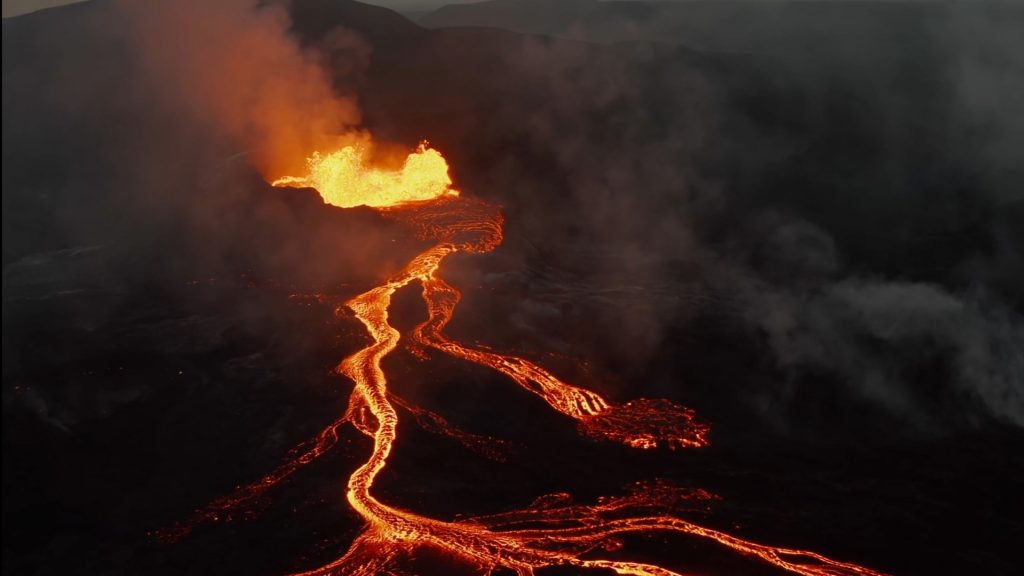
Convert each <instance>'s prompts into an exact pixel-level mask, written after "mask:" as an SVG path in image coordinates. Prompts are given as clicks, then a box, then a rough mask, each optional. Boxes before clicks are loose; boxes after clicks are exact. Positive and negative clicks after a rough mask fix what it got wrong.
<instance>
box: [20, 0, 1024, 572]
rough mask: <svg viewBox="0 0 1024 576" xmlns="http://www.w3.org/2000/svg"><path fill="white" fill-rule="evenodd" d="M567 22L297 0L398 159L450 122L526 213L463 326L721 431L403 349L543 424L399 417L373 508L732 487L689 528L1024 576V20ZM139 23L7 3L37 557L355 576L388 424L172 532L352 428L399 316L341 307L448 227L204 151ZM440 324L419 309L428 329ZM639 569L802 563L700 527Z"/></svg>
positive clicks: (409, 361) (445, 378)
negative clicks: (646, 419)
mask: <svg viewBox="0 0 1024 576" xmlns="http://www.w3.org/2000/svg"><path fill="white" fill-rule="evenodd" d="M541 4H543V3H540V2H535V1H522V2H516V1H512V0H496V1H494V2H487V3H482V4H479V5H472V6H451V7H445V8H443V9H441V10H439V11H437V12H434V13H432V14H429V15H427V16H425V17H424V18H423V19H422V22H421V23H420V24H417V23H414V22H411V21H410V20H408V19H405V18H403V17H402V16H400V15H398V14H396V13H395V12H392V11H390V10H387V9H383V8H378V7H374V6H370V5H366V4H361V3H359V2H352V1H348V0H294V1H293V2H292V3H291V4H290V14H291V18H292V25H291V30H290V31H291V34H292V35H293V36H294V37H295V38H296V39H297V40H298V41H299V42H300V43H301V45H302V46H303V47H304V48H305V49H306V50H308V51H310V52H311V53H315V54H317V55H318V58H319V60H320V61H321V62H322V63H323V64H324V65H325V66H327V67H328V69H329V70H330V72H331V73H332V80H333V81H334V84H335V89H336V91H337V92H338V93H339V94H344V95H346V96H354V97H356V98H358V102H359V106H360V108H361V111H362V125H363V126H364V127H365V128H367V129H369V130H371V131H372V132H373V134H374V137H375V138H376V139H377V140H379V141H384V142H394V143H397V144H399V145H401V146H404V147H407V148H412V147H414V146H415V145H416V144H417V143H419V142H420V141H422V140H424V139H427V140H429V142H430V145H431V146H433V147H435V148H437V149H439V150H441V151H443V153H444V155H445V157H446V158H447V159H448V162H449V164H450V166H451V174H452V178H453V180H454V181H455V186H456V187H457V188H458V189H459V190H461V191H462V192H463V194H464V195H468V196H475V197H480V198H483V199H485V200H487V201H489V202H492V203H495V204H498V205H501V206H502V207H503V211H504V214H505V218H506V222H505V242H504V244H503V245H502V246H501V247H499V248H498V249H497V250H495V251H494V252H493V253H490V254H480V255H474V254H460V255H456V256H453V257H452V258H451V259H450V261H449V262H446V263H445V266H444V268H443V271H442V275H443V276H444V277H445V279H446V280H447V281H448V282H449V283H451V284H452V285H454V286H457V287H459V289H460V290H462V292H463V300H462V303H461V304H460V307H459V309H458V311H457V312H456V314H455V318H454V320H453V322H452V325H451V326H450V328H449V329H448V331H449V332H450V333H451V334H452V335H453V336H456V337H458V338H460V339H461V340H463V341H465V342H474V343H481V344H483V345H486V346H489V347H492V348H493V349H495V350H500V351H506V352H510V353H515V354H518V355H520V356H523V357H525V358H528V359H531V360H533V361H535V362H537V363H538V364H542V365H543V366H544V367H546V368H548V369H549V370H551V371H552V372H554V373H557V374H559V375H560V376H561V377H564V378H565V379H566V380H568V381H570V382H573V383H575V384H577V385H579V386H583V387H586V388H590V389H593V390H595V391H597V392H600V393H601V394H602V395H604V396H605V397H607V398H610V399H613V400H615V401H617V402H625V401H628V400H630V399H633V398H638V397H646V398H667V399H669V400H672V401H674V402H677V403H679V404H683V405H686V406H690V407H692V408H693V409H695V410H696V412H697V414H698V415H699V416H700V417H701V418H703V419H704V420H705V421H707V422H709V423H710V424H711V436H710V439H711V446H710V447H708V448H704V449H700V450H677V451H670V450H667V449H659V450H654V451H633V450H628V449H626V448H625V447H622V446H617V445H610V444H604V443H598V442H594V441H591V440H589V439H587V438H584V437H581V436H580V435H579V434H577V431H576V429H575V427H574V425H573V423H572V422H571V421H569V420H568V419H566V418H563V417H562V416H560V415H559V414H557V413H554V412H552V411H550V410H549V409H548V408H547V406H545V405H543V403H542V402H540V401H539V400H538V399H537V398H536V397H534V396H531V395H529V394H527V393H525V392H523V391H522V390H520V389H518V388H516V387H515V386H513V385H512V384H510V383H509V382H508V381H507V380H506V379H505V378H504V377H502V376H500V375H498V374H495V373H492V372H490V371H487V370H484V369H482V368H480V367H477V366H474V365H468V364H462V363H458V362H456V361H454V360H452V359H450V358H447V357H443V356H440V355H437V356H436V357H433V356H432V357H431V360H430V361H429V362H424V361H422V360H421V359H419V358H418V357H417V356H416V355H415V354H413V353H411V352H410V351H409V350H408V349H406V348H403V347H401V346H400V347H399V349H398V350H396V352H395V353H394V354H393V355H391V356H389V357H388V358H387V359H386V360H385V362H384V368H385V370H387V371H388V373H389V377H390V378H391V379H392V382H393V383H394V384H393V387H394V389H395V392H396V393H398V394H399V395H401V396H403V397H404V398H407V399H409V400H412V401H414V402H415V403H416V404H418V405H420V406H423V407H424V408H428V409H430V410H433V411H434V412H437V413H438V414H441V415H443V416H444V417H445V418H446V419H448V420H449V421H450V422H452V423H454V424H456V425H457V426H459V427H460V428H462V429H464V430H467V431H470V432H473V433H476V434H481V435H488V436H493V437H496V438H501V439H504V440H506V441H508V444H507V445H505V446H504V448H503V451H504V453H505V457H504V458H500V459H494V458H488V457H487V455H486V454H481V453H479V452H473V451H471V450H467V448H466V447H465V446H463V445H461V444H459V443H457V442H454V441H453V440H452V439H451V438H448V437H446V436H443V435H438V434H435V433H434V432H432V430H431V428H430V427H429V426H425V425H421V424H417V421H416V419H415V418H412V417H411V415H410V414H408V413H406V412H402V411H400V412H399V417H400V418H401V423H400V437H399V440H398V442H397V443H396V447H395V452H394V454H393V455H392V458H391V460H389V464H388V468H387V469H386V471H385V473H384V474H383V475H382V476H381V477H380V479H379V480H378V483H377V484H376V486H375V490H376V492H377V493H378V497H379V498H380V499H381V500H382V501H386V502H387V503H389V504H391V505H394V506H398V507H400V508H405V509H409V510H415V511H416V512H417V513H421V514H424V515H428V516H432V517H437V518H442V519H452V518H455V517H459V516H463V517H464V516H471V515H475V514H489V513H497V512H501V511H505V510H510V509H514V508H522V507H524V506H526V505H528V504H530V503H531V502H533V501H534V500H535V499H536V498H538V497H540V496H543V495H545V494H552V493H561V492H567V493H569V494H571V495H572V497H573V498H574V499H575V500H576V501H578V502H581V503H589V502H593V501H595V500H597V499H598V498H600V497H602V496H608V495H616V494H621V493H623V492H624V491H627V490H628V489H629V487H630V486H633V485H635V483H637V482H644V481H650V480H652V479H655V478H660V479H664V480H666V481H668V482H671V483H674V484H677V485H679V486H683V487H687V488H694V489H696V488H702V489H705V490H708V491H710V492H713V493H715V494H717V495H719V496H721V500H714V501H711V502H710V503H709V504H708V505H707V506H703V505H702V506H699V507H697V508H696V509H693V510H687V511H685V513H686V514H689V515H690V517H691V518H692V519H694V520H695V521H698V522H700V523H703V524H705V525H708V526H712V527H715V528H717V529H721V530H725V531H728V532H730V533H733V534H735V535H737V536H741V537H743V538H747V539H750V540H754V541H758V542H763V543H768V544H772V545H778V546H791V547H795V548H804V549H810V550H815V551H817V552H820V553H822V554H825V555H827V556H829V557H831V558H837V559H842V560H845V561H850V562H856V563H858V564H862V565H865V566H869V567H871V568H873V569H875V570H879V571H882V572H886V573H891V574H900V575H902V574H906V575H935V574H991V575H1012V574H1019V573H1020V571H1021V559H1020V555H1019V553H1018V552H1017V551H1016V550H1014V549H1013V548H1012V547H1010V546H1009V545H1008V544H1007V543H1008V542H1014V541H1020V538H1021V536H1024V525H1022V522H1021V519H1020V516H1019V512H1018V511H1019V510H1020V509H1021V500H1020V496H1019V485H1020V484H1021V482H1022V481H1024V432H1022V430H1021V427H1022V426H1024V356H1022V350H1024V318H1022V314H1024V260H1022V250H1024V194H1022V191H1024V172H1022V169H1021V163H1020V150H1022V149H1024V123H1022V118H1024V104H1022V102H1021V100H1020V94H1021V93H1022V91H1021V90H1022V88H1024V62H1022V60H1024V59H1022V56H1021V54H1024V49H1022V50H1015V49H1014V48H1015V47H1016V48H1024V43H1022V42H1021V41H1020V37H1019V36H1018V34H1016V32H1018V31H1019V30H1020V28H1021V24H1022V22H1024V16H1022V10H1020V9H1019V8H1018V7H1013V6H1011V5H1002V4H999V5H993V6H989V7H987V8H986V7H984V6H982V7H977V8H976V9H973V10H972V9H968V8H967V7H953V6H952V5H947V4H939V3H934V4H933V3H925V2H920V3H917V2H913V3H909V2H908V3H904V2H863V3H860V2H836V3H824V2H823V3H813V2H808V3H806V6H802V5H803V4H805V3H792V2H789V3H785V4H784V5H782V6H780V7H776V8H773V9H769V8H767V7H765V6H762V5H761V3H749V4H747V3H737V2H730V3H711V2H692V3H689V2H687V3H681V4H664V5H663V4H660V3H639V2H637V3H633V2H607V3H597V2H582V1H581V2H567V3H564V4H559V6H558V7H557V9H553V10H552V11H551V12H546V13H545V17H544V18H540V17H538V16H537V13H538V12H537V11H538V10H539V8H537V7H538V6H540V5H541ZM684 4H685V5H684ZM114 5H115V3H113V2H106V1H103V0H95V1H92V2H85V3H81V4H75V5H71V6H66V7H62V8H58V9H52V10H46V11H41V12H37V13H34V14H30V15H26V16H21V17H17V18H12V19H5V20H4V21H3V56H2V57H3V96H2V98H3V216H2V217H3V525H2V528H3V535H4V536H3V550H2V552H3V560H2V567H3V573H4V574H5V575H8V574H10V575H12V576H13V575H19V576H45V575H51V574H78V575H83V576H85V575H90V576H91V575H95V576H122V575H125V576H128V575H132V576H135V575H146V576H149V575H153V576H160V575H168V576H169V575H179V574H190V575H191V574H194V575H201V574H249V575H252V576H257V575H267V576H271V575H280V574H286V573H291V572H295V571H299V570H308V569H313V568H316V567H318V566H322V565H323V564H325V563H327V562H330V561H332V560H334V559H336V558H337V557H338V556H340V555H341V554H342V553H344V551H345V550H346V549H347V548H348V546H349V544H350V543H351V542H352V540H353V539H354V538H355V537H356V536H357V535H358V534H359V532H360V528H361V519H360V518H359V516H358V515H356V514H355V513H354V512H353V511H352V510H351V509H350V508H349V507H348V504H347V503H346V501H345V497H344V481H345V480H344V479H345V478H347V477H348V474H349V473H351V471H352V470H353V469H354V468H355V467H357V466H359V465H361V464H362V463H363V461H364V459H365V454H366V452H367V451H368V449H369V448H368V446H369V444H370V442H369V441H368V440H367V439H366V438H365V437H364V436H361V435H360V434H358V433H356V432H354V431H352V430H351V428H348V429H346V431H345V433H344V434H343V436H342V438H341V440H340V441H339V444H338V446H337V447H336V448H335V449H334V451H333V452H331V453H330V454H328V455H327V456H325V457H324V458H322V459H321V460H318V461H316V462H314V463H313V464H310V465H309V466H308V467H306V468H304V469H303V470H301V471H300V472H298V473H297V474H296V475H295V476H294V477H293V478H291V479H290V480H288V481H287V482H285V483H283V484H282V485H281V486H280V487H278V488H275V489H274V490H271V491H270V492H268V494H267V495H266V497H265V498H263V499H261V500H260V501H259V502H257V503H254V504H253V505H251V506H249V507H248V508H246V509H244V510H239V511H237V512H236V513H232V514H229V515H227V516H225V517H224V518H223V519H222V520H223V521H220V522H215V523H208V524H204V525H200V526H198V527H197V528H196V529H195V530H194V531H193V532H192V533H191V534H190V535H188V536H187V537H185V538H183V539H182V540H180V541H178V542H176V543H173V544H168V543H164V542H161V541H159V539H157V538H154V537H153V533H154V532H155V531H157V530H159V529H161V528H166V527H168V526H171V525H173V524H175V523H176V522H179V521H181V520H184V519H186V518H188V517H189V516H190V514H191V513H192V512H193V511H194V510H195V509H197V508H200V507H202V506H204V505H205V504H207V503H209V502H210V501H212V500H215V499H216V498H218V497H220V496H223V495H225V494H227V493H229V492H231V490H232V489H233V488H235V487H236V486H237V485H239V484H244V483H247V482H251V481H253V480H256V479H258V478H259V477H260V476H261V475H263V474H265V473H267V472H268V471H269V470H271V469H273V468H274V467H275V466H276V465H277V464H278V463H280V462H281V460H282V459H283V458H284V457H285V455H286V454H287V453H288V452H289V450H290V449H292V448H293V447H295V446H296V445H299V444H300V443H302V442H303V441H306V440H308V439H310V438H312V437H314V436H315V435H316V434H317V433H318V432H319V431H320V430H321V429H322V428H324V427H325V426H327V425H328V424H330V423H331V422H332V421H334V420H335V419H336V418H338V417H339V416H340V413H341V411H343V410H344V407H345V405H346V402H347V400H348V395H349V392H350V391H351V383H350V382H348V381H347V380H346V379H345V378H343V377H341V376H339V375H337V374H335V373H334V372H332V369H333V368H334V366H335V365H336V364H337V363H338V361H339V360H340V359H341V358H343V357H345V356H346V355H348V354H351V353H352V352H354V351H355V350H357V349H358V348H360V347H362V346H364V345H366V341H367V338H366V335H365V331H364V330H363V327H362V326H361V325H360V324H359V323H358V322H357V321H356V320H355V319H354V318H353V316H352V314H351V313H350V312H346V311H345V310H344V309H342V310H341V311H336V309H337V308H338V307H339V306H340V305H341V304H342V303H343V302H344V301H345V300H347V299H348V298H350V297H352V296H353V295H355V294H358V293H360V292H363V291H365V290H367V289H369V288H370V287H372V286H374V285H375V284H377V283H379V282H380V281H381V279H382V278H384V277H387V276H388V275H390V274H392V273H394V272H395V271H396V270H397V269H399V268H400V267H401V266H403V265H404V263H405V262H406V261H407V260H408V259H409V258H411V257H412V256H413V255H415V254H416V253H417V252H418V251H420V250H422V249H423V248H424V247H425V244H424V243H423V242H422V241H418V240H415V239H413V238H411V237H410V236H409V235H408V233H407V231H406V230H403V229H402V226H401V225H400V224H399V223H397V222H395V221H393V220H390V219H387V218H384V217H382V216H381V215H380V214H378V213H377V212H375V211H373V210H370V209H368V208H356V209H348V210H341V209H338V208H334V207H331V206H328V205H326V204H323V203H322V201H321V199H320V197H319V196H318V195H317V193H316V192H315V191H313V190H311V189H281V188H273V187H271V186H270V185H269V184H267V183H266V182H265V181H264V180H263V178H262V177H261V176H260V175H259V173H258V172H257V171H256V170H255V169H254V168H253V166H252V165H251V163H250V162H249V157H250V152H251V151H249V150H246V149H245V148H238V147H230V146H229V147H225V146H223V145H222V144H221V143H220V142H213V141H211V140H210V139H208V138H206V132H205V127H204V126H201V125H198V124H196V123H193V122H190V121H188V120H187V119H183V118H184V116H183V115H182V112H181V110H178V109H175V108H174V107H173V106H169V105H167V104H166V100H165V99H164V98H162V97H161V96H162V95H161V94H160V93H159V92H158V91H157V90H155V89H154V86H153V85H152V84H150V83H148V82H147V81H145V80H143V79H142V75H143V74H142V71H141V68H140V67H141V64H140V60H139V58H138V57H137V52H136V51H135V50H134V48H133V46H132V44H131V41H130V40H129V39H128V38H127V37H126V36H125V35H124V34H122V33H120V32H119V30H121V29H122V26H123V22H121V21H119V16H118V12H117V10H116V9H114ZM826 6H827V8H826ZM658 14H661V15H662V16H657V15H658ZM666 14H667V16H666ZM421 24H422V25H421ZM503 27H504V28H508V29H500V28H503ZM740 31H742V32H743V33H741V32H740ZM145 73H146V75H147V77H148V76H149V75H154V74H155V75H157V76H159V74H160V71H159V70H155V71H154V70H146V71H145ZM421 308H422V303H421V302H420V300H419V291H418V289H417V288H416V287H410V288H404V289H402V290H400V291H399V292H398V293H397V294H396V296H395V301H394V304H393V309H392V310H393V321H394V323H395V325H396V327H398V328H399V329H401V330H408V329H409V328H411V327H412V326H413V325H415V324H417V323H419V322H421V321H423V320H424V318H425V316H424V312H423V311H422V309H421ZM608 555H609V556H613V557H615V558H621V559H636V560H642V561H645V562H654V563H658V564H659V565H663V566H666V567H668V568H671V569H673V570H677V571H681V572H686V573H694V574H744V575H746V574H751V575H757V574H777V573H779V572H777V571H775V570H772V569H770V568H768V567H766V566H764V565H762V564H758V563H755V562H753V561H748V560H745V559H743V558H741V557H737V556H734V555H732V554H729V553H727V552H725V551H723V550H722V549H720V548H718V547H714V546H711V545H708V544H706V543H703V542H700V541H696V540H691V539H686V538H682V537H679V536H664V537H662V536H660V535H652V536H630V537H628V538H626V539H625V546H624V547H623V549H622V550H620V551H613V552H610V553H608ZM415 562H416V565H415V566H413V567H412V568H411V569H412V570H414V571H418V572H419V573H423V574H426V575H433V574H438V575H449V574H472V573H473V571H472V567H467V566H462V565H453V564H452V563H451V562H450V560H449V559H445V558H440V557H439V558H433V557H430V556H429V554H427V555H425V556H424V557H420V558H416V559H415ZM539 573H540V574H544V573H546V572H539ZM550 573H551V574H558V573H569V572H558V571H557V570H552V571H551V572H550Z"/></svg>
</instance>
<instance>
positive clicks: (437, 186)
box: [273, 142, 459, 208]
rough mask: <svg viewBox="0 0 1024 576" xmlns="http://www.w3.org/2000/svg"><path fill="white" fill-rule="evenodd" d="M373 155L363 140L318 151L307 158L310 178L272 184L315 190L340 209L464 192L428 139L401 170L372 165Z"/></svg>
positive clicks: (381, 205)
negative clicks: (454, 184) (370, 157)
mask: <svg viewBox="0 0 1024 576" xmlns="http://www.w3.org/2000/svg"><path fill="white" fill-rule="evenodd" d="M368 155H369V150H368V145H367V144H361V143H360V144H351V145H348V146H345V147H343V148H341V149H339V150H337V151H334V152H331V153H330V154H326V155H321V154H320V153H319V152H314V153H313V155H312V156H310V157H309V158H307V159H306V169H307V170H308V171H309V173H308V174H307V175H306V176H301V177H297V176H284V177H282V178H278V179H277V180H275V181H274V182H273V185H274V186H295V187H309V188H316V190H317V191H318V192H320V195H321V196H323V198H324V201H325V202H327V203H328V204H333V205H335V206H339V207H341V208H352V207H353V206H370V207H373V208H383V207H386V206H395V205H397V204H402V203H406V202H415V201H421V200H433V199H435V198H441V197H443V196H458V195H459V192H458V191H457V190H453V189H452V188H451V185H452V179H451V178H450V177H449V176H448V163H447V162H446V161H445V159H444V156H441V153H440V152H438V151H437V150H434V149H433V148H430V147H428V146H427V144H426V142H424V143H423V144H420V147H419V148H418V149H417V150H416V151H415V152H413V153H412V154H409V156H408V157H406V159H405V163H404V164H403V165H402V168H401V170H383V169H380V168H373V167H370V166H369V165H368V161H367V156H368Z"/></svg>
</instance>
